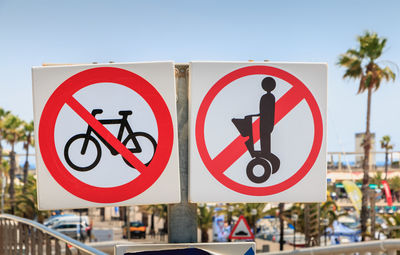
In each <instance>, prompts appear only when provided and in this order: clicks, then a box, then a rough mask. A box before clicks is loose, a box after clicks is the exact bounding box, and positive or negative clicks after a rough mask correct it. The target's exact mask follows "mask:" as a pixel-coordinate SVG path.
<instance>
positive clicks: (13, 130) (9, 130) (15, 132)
mask: <svg viewBox="0 0 400 255" xmlns="http://www.w3.org/2000/svg"><path fill="white" fill-rule="evenodd" d="M21 125H22V120H20V119H19V118H18V117H17V116H14V115H12V114H8V115H7V116H6V117H5V119H4V138H5V140H6V141H7V142H8V143H9V144H10V145H11V151H10V155H9V157H10V171H9V176H10V185H9V187H8V193H9V194H10V197H9V199H10V206H11V214H14V209H15V203H14V202H15V201H14V195H15V188H14V179H15V171H16V170H17V164H16V160H15V144H16V143H17V142H18V141H19V140H20V138H21V137H22V129H21Z"/></svg>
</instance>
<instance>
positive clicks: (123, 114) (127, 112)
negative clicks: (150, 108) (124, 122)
mask: <svg viewBox="0 0 400 255" xmlns="http://www.w3.org/2000/svg"><path fill="white" fill-rule="evenodd" d="M118 114H119V115H122V116H125V115H131V114H132V111H119V112H118Z"/></svg>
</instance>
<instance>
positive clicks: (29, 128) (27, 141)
mask: <svg viewBox="0 0 400 255" xmlns="http://www.w3.org/2000/svg"><path fill="white" fill-rule="evenodd" d="M22 141H23V143H24V149H25V164H24V171H23V173H24V175H23V182H24V188H23V189H24V190H25V185H26V182H27V180H28V170H29V147H30V146H32V145H33V143H34V140H33V121H31V122H29V123H27V122H23V136H22Z"/></svg>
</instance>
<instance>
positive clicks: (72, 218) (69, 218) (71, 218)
mask: <svg viewBox="0 0 400 255" xmlns="http://www.w3.org/2000/svg"><path fill="white" fill-rule="evenodd" d="M60 222H83V223H85V224H86V225H89V217H88V216H79V215H74V214H66V215H58V216H53V217H51V218H50V219H48V220H46V221H45V222H44V225H45V226H46V227H52V226H55V225H57V224H59V223H60Z"/></svg>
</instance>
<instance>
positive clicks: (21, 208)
mask: <svg viewBox="0 0 400 255" xmlns="http://www.w3.org/2000/svg"><path fill="white" fill-rule="evenodd" d="M15 200H16V208H15V215H17V216H20V217H24V218H27V219H32V220H38V221H39V222H43V220H44V219H45V218H47V217H48V216H49V215H50V212H49V211H39V210H38V204H37V192H36V179H35V178H34V176H33V175H29V176H28V181H27V183H26V186H25V191H22V187H21V186H19V187H17V189H16V197H15Z"/></svg>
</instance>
